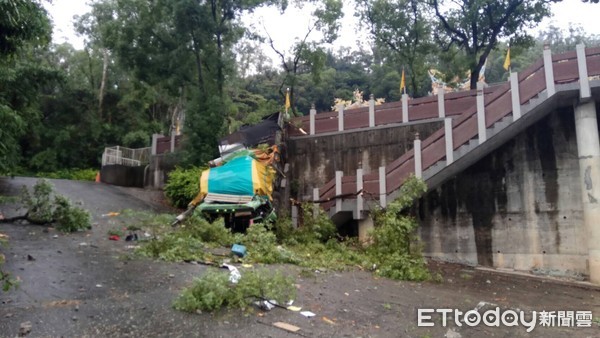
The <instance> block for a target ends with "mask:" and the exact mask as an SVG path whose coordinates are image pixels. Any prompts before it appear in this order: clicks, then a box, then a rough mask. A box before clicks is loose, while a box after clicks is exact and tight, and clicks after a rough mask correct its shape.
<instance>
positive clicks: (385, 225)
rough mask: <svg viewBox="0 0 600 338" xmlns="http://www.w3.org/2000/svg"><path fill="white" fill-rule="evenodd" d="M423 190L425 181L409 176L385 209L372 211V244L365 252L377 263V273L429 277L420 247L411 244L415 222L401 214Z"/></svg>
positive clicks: (408, 278) (415, 278) (394, 276)
mask: <svg viewBox="0 0 600 338" xmlns="http://www.w3.org/2000/svg"><path fill="white" fill-rule="evenodd" d="M425 191H427V187H426V185H425V183H424V182H423V181H422V180H420V179H417V178H415V177H414V176H411V177H410V178H409V179H408V180H407V181H406V182H404V185H403V186H402V187H401V188H400V197H399V198H398V199H396V200H395V201H393V202H392V203H390V204H389V205H388V208H387V210H385V211H380V212H379V213H377V214H375V217H374V220H375V229H374V231H373V232H372V233H371V240H372V244H371V245H370V246H369V247H368V248H367V253H368V255H369V256H370V259H371V260H372V261H373V263H374V264H375V265H376V266H377V270H376V273H377V274H378V275H380V276H385V277H388V278H393V279H404V280H425V279H428V278H430V274H429V271H428V270H427V267H426V263H425V260H424V259H423V257H422V256H421V252H420V249H421V248H420V247H419V246H418V244H415V243H416V242H417V240H418V238H417V237H416V235H415V229H416V228H417V226H418V223H417V222H416V220H415V219H414V218H412V217H411V216H410V215H405V214H402V212H403V211H406V209H407V208H409V207H410V206H411V205H412V203H413V201H414V200H415V199H416V198H418V197H420V196H421V195H422V194H423V193H425Z"/></svg>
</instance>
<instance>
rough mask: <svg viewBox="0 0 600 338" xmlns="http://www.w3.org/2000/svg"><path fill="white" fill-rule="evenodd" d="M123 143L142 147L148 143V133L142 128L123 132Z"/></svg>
mask: <svg viewBox="0 0 600 338" xmlns="http://www.w3.org/2000/svg"><path fill="white" fill-rule="evenodd" d="M123 145H124V146H126V147H129V148H133V149H136V148H144V147H148V146H149V145H150V135H148V132H146V131H144V130H134V131H130V132H129V133H127V134H125V136H124V137H123Z"/></svg>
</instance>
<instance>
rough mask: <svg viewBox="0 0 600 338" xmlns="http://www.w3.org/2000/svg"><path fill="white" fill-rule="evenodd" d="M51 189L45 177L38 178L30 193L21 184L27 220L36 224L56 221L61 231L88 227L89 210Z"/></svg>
mask: <svg viewBox="0 0 600 338" xmlns="http://www.w3.org/2000/svg"><path fill="white" fill-rule="evenodd" d="M53 190H54V189H53V186H52V184H51V183H50V182H48V181H47V180H45V179H39V180H38V181H37V182H36V184H35V185H34V186H33V192H31V193H30V192H29V190H28V189H27V187H25V186H23V188H22V190H21V196H20V198H21V203H23V205H24V206H25V208H26V209H27V214H26V215H27V220H28V221H30V222H32V223H37V224H45V223H52V222H56V223H57V228H58V229H59V230H61V231H63V232H74V231H78V230H85V229H89V228H90V214H89V212H88V211H86V210H84V209H82V208H80V207H76V206H73V205H72V203H71V201H70V200H69V199H68V198H66V197H64V196H62V195H58V194H55V193H54V191H53ZM53 197H54V198H53Z"/></svg>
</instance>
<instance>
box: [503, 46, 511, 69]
mask: <svg viewBox="0 0 600 338" xmlns="http://www.w3.org/2000/svg"><path fill="white" fill-rule="evenodd" d="M503 67H504V69H506V70H508V69H509V68H510V48H508V50H507V51H506V59H505V60H504V66H503Z"/></svg>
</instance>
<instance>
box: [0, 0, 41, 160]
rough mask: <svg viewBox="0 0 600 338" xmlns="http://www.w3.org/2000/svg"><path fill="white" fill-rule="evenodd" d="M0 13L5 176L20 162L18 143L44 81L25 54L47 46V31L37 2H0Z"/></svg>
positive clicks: (0, 146) (0, 134)
mask: <svg viewBox="0 0 600 338" xmlns="http://www.w3.org/2000/svg"><path fill="white" fill-rule="evenodd" d="M0 13H2V15H0V126H1V127H0V172H9V171H12V170H14V168H15V167H16V166H17V165H18V162H19V160H20V158H21V154H20V150H19V143H18V140H19V137H20V136H21V135H22V134H23V133H24V131H25V130H26V128H27V125H28V123H29V122H30V120H31V119H34V118H35V117H36V115H37V109H36V102H37V95H36V92H37V90H38V88H39V85H40V84H41V83H42V82H43V80H44V79H45V76H44V74H43V72H44V70H43V69H41V68H40V67H38V66H37V65H36V64H35V63H31V62H29V60H30V59H29V53H31V51H32V50H33V49H34V48H38V47H42V46H45V45H46V44H47V43H48V41H49V40H50V33H51V27H50V20H49V19H48V15H47V13H46V11H45V10H44V8H43V7H42V5H41V3H40V2H39V1H25V0H5V1H0ZM36 76H39V78H38V79H37V80H36Z"/></svg>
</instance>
